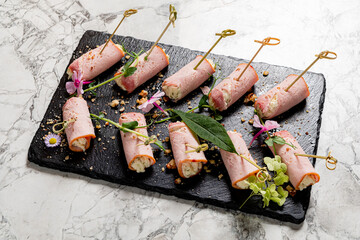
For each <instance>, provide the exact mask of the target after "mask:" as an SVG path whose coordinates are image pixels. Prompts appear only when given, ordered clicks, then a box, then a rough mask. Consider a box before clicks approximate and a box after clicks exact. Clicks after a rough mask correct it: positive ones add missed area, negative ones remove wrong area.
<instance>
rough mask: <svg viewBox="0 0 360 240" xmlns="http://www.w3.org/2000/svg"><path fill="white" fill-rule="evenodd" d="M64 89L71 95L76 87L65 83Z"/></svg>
mask: <svg viewBox="0 0 360 240" xmlns="http://www.w3.org/2000/svg"><path fill="white" fill-rule="evenodd" d="M65 87H66V91H67V92H68V93H69V94H73V93H74V92H75V91H76V87H75V85H74V82H67V83H66V84H65Z"/></svg>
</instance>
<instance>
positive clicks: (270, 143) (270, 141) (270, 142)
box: [265, 138, 274, 147]
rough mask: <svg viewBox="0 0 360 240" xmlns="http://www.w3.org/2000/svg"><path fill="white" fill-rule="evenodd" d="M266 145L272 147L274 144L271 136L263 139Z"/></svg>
mask: <svg viewBox="0 0 360 240" xmlns="http://www.w3.org/2000/svg"><path fill="white" fill-rule="evenodd" d="M265 143H266V145H268V146H269V147H273V146H274V141H273V139H272V138H268V139H266V140H265Z"/></svg>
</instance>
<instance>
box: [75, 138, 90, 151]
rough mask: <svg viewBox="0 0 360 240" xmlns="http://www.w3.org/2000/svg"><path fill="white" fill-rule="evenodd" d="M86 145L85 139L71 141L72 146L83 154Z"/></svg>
mask: <svg viewBox="0 0 360 240" xmlns="http://www.w3.org/2000/svg"><path fill="white" fill-rule="evenodd" d="M86 144H87V141H86V138H79V139H76V140H75V141H73V143H72V145H73V146H74V147H78V148H80V149H81V150H83V152H85V150H86Z"/></svg>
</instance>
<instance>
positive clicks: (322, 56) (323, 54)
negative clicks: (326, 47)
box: [285, 51, 337, 92]
mask: <svg viewBox="0 0 360 240" xmlns="http://www.w3.org/2000/svg"><path fill="white" fill-rule="evenodd" d="M329 54H330V55H331V54H333V56H332V57H329V56H328V55H329ZM315 57H316V59H315V60H314V61H313V62H312V63H311V64H310V66H308V67H307V68H306V69H305V70H304V71H303V72H302V73H301V74H300V75H299V76H298V77H297V78H296V79H295V80H294V81H293V82H292V83H291V84H290V85H289V86H288V87H287V88H286V89H285V92H287V91H289V89H290V88H291V87H292V85H294V84H295V83H296V81H297V80H299V79H300V78H301V77H302V76H303V75H304V74H305V73H306V72H307V71H308V70H309V69H310V68H311V67H312V66H313V65H314V64H315V63H316V62H317V61H318V60H319V59H330V60H333V59H336V58H337V54H336V53H334V52H330V51H322V52H321V53H319V54H316V55H315Z"/></svg>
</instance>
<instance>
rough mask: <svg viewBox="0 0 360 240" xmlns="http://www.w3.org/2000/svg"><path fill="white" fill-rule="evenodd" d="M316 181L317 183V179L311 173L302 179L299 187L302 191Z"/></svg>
mask: <svg viewBox="0 0 360 240" xmlns="http://www.w3.org/2000/svg"><path fill="white" fill-rule="evenodd" d="M315 183H316V181H315V179H314V178H313V177H312V176H311V175H306V176H305V177H304V178H303V180H302V181H301V183H300V184H299V189H300V191H302V190H303V189H305V188H307V187H308V186H310V185H313V184H315Z"/></svg>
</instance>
